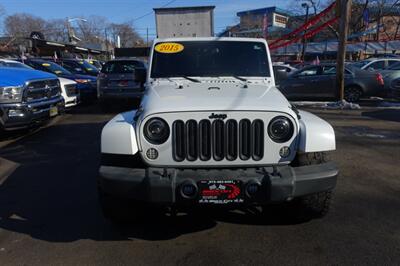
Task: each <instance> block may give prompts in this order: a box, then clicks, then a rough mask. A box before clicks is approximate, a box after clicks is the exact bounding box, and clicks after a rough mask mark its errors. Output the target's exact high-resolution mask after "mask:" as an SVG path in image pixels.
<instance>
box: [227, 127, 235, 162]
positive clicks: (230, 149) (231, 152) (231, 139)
mask: <svg viewBox="0 0 400 266" xmlns="http://www.w3.org/2000/svg"><path fill="white" fill-rule="evenodd" d="M237 150H238V127H237V122H236V121H235V120H232V119H231V120H228V121H227V122H226V159H228V160H229V161H234V160H236V158H237V155H238V152H237Z"/></svg>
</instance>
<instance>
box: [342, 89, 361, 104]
mask: <svg viewBox="0 0 400 266" xmlns="http://www.w3.org/2000/svg"><path fill="white" fill-rule="evenodd" d="M362 94H363V92H362V90H361V89H360V88H359V87H356V86H349V87H346V88H345V89H344V99H345V100H346V101H348V102H350V103H355V102H358V101H360V98H361V96H362Z"/></svg>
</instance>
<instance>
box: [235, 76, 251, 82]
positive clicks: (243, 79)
mask: <svg viewBox="0 0 400 266" xmlns="http://www.w3.org/2000/svg"><path fill="white" fill-rule="evenodd" d="M232 77H234V78H235V79H238V80H240V81H244V82H247V79H245V78H242V77H239V76H232Z"/></svg>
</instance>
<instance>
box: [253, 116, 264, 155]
mask: <svg viewBox="0 0 400 266" xmlns="http://www.w3.org/2000/svg"><path fill="white" fill-rule="evenodd" d="M251 135H252V136H251V140H252V142H253V145H252V147H253V160H255V161H259V160H261V159H262V158H263V156H264V122H263V121H261V120H254V121H253V124H252V126H251Z"/></svg>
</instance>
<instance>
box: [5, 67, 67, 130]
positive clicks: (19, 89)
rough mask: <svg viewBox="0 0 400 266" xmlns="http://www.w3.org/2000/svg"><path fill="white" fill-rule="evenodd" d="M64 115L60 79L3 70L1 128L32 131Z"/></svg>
mask: <svg viewBox="0 0 400 266" xmlns="http://www.w3.org/2000/svg"><path fill="white" fill-rule="evenodd" d="M63 111H64V99H63V97H62V95H61V87H60V82H59V80H58V79H57V76H55V75H52V74H49V73H45V72H42V71H36V70H32V69H23V68H11V67H1V68H0V128H1V129H2V130H12V129H18V128H25V127H29V126H31V125H32V124H36V123H39V122H42V121H43V120H47V119H49V118H52V117H55V116H57V115H58V114H59V113H62V112H63Z"/></svg>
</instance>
